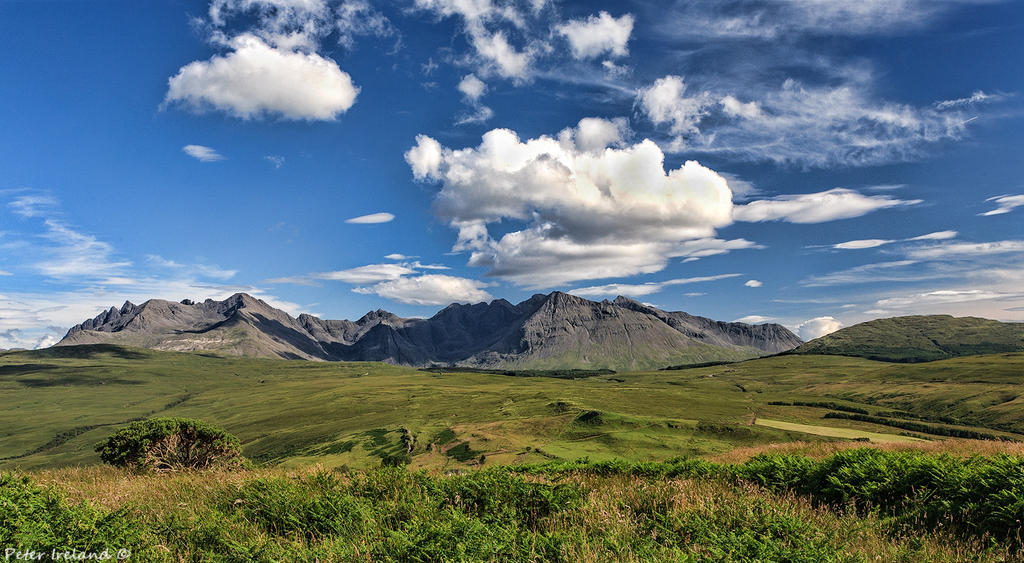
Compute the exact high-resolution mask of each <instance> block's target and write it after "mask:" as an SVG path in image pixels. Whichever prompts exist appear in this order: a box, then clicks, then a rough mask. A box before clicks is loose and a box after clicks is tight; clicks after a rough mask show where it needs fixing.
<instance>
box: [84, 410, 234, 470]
mask: <svg viewBox="0 0 1024 563" xmlns="http://www.w3.org/2000/svg"><path fill="white" fill-rule="evenodd" d="M96 451H97V452H98V453H99V454H100V459H102V460H103V461H104V462H105V463H109V464H111V465H115V466H117V467H126V468H129V469H136V470H153V471H178V470H182V469H206V468H209V467H214V466H225V465H237V464H239V463H240V462H241V461H242V457H241V448H240V446H239V442H238V438H236V437H235V436H233V435H231V434H228V433H227V432H225V431H224V430H223V429H221V428H218V427H216V426H212V425H210V424H207V423H205V422H203V421H201V420H195V419H189V418H151V419H149V420H140V421H138V422H133V423H131V424H129V425H128V426H125V427H124V428H122V429H120V430H118V431H117V432H114V433H113V434H111V435H110V437H109V438H107V439H106V440H104V441H102V442H100V443H99V444H96Z"/></svg>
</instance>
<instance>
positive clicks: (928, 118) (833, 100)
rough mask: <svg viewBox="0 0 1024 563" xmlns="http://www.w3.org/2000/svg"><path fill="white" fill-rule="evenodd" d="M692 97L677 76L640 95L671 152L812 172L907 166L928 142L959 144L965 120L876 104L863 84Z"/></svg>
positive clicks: (793, 84)
mask: <svg viewBox="0 0 1024 563" xmlns="http://www.w3.org/2000/svg"><path fill="white" fill-rule="evenodd" d="M689 90H690V88H689V87H688V85H687V84H686V83H685V82H684V81H683V78H682V77H680V76H676V75H669V76H665V77H663V78H659V79H657V80H655V81H654V83H653V84H652V85H651V86H649V87H646V88H642V89H641V90H640V91H639V93H638V95H637V105H638V107H639V109H640V111H641V112H642V113H643V114H644V115H646V116H647V118H648V119H650V120H651V122H653V123H654V124H655V125H659V126H664V127H665V128H666V129H667V131H668V133H669V134H670V135H671V141H670V142H669V143H668V145H667V147H668V149H669V150H672V151H681V150H684V149H687V150H699V151H706V152H724V153H728V154H731V155H733V156H735V157H739V158H743V159H747V160H755V161H759V160H767V161H773V162H778V163H793V164H802V165H811V166H826V165H830V164H844V165H867V164H878V163H883V162H890V161H899V160H907V159H909V158H912V157H915V156H917V155H918V154H919V153H920V151H921V149H922V147H923V146H925V145H927V144H929V143H936V142H939V141H942V140H949V139H958V138H960V137H961V136H962V135H963V134H964V133H965V131H966V128H965V124H966V122H967V118H966V117H965V116H964V115H963V114H962V113H960V112H957V111H944V110H941V109H937V108H933V107H923V108H921V107H913V106H909V105H906V104H898V103H894V102H886V101H880V100H876V99H874V98H873V97H872V96H871V94H870V87H869V85H868V84H867V83H866V81H864V80H859V81H851V80H847V81H845V82H841V83H840V84H839V85H836V86H813V85H806V84H803V83H801V82H799V81H797V80H794V79H787V80H785V81H784V82H783V83H782V85H781V87H775V88H764V87H762V88H759V89H757V90H756V92H757V95H758V96H760V98H759V99H750V100H747V101H741V100H740V99H739V97H738V96H737V95H736V94H735V93H734V92H728V91H727V92H710V91H701V92H699V93H695V94H690V93H689V92H688V91H689ZM946 109H949V108H946Z"/></svg>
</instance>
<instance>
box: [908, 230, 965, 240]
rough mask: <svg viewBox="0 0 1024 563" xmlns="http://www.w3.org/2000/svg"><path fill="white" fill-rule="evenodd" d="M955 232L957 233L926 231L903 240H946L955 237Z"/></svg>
mask: <svg viewBox="0 0 1024 563" xmlns="http://www.w3.org/2000/svg"><path fill="white" fill-rule="evenodd" d="M957 234H959V233H957V232H956V231H936V232H934V233H928V234H926V235H920V236H916V237H913V238H908V239H904V240H947V239H951V238H956V235H957Z"/></svg>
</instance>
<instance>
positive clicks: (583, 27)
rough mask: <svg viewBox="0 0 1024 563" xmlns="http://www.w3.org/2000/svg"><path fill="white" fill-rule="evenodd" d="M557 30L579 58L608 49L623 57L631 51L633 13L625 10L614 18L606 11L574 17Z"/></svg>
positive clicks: (595, 55) (606, 51)
mask: <svg viewBox="0 0 1024 563" xmlns="http://www.w3.org/2000/svg"><path fill="white" fill-rule="evenodd" d="M555 31H556V32H557V33H559V34H560V35H563V36H565V38H566V39H567V40H568V41H569V47H570V48H571V49H572V54H573V56H574V57H575V58H577V59H592V58H595V57H599V56H601V55H604V54H606V53H607V54H609V55H611V56H614V57H623V56H625V55H627V54H628V53H629V51H628V49H627V48H626V45H627V43H629V36H630V34H631V33H633V16H632V15H631V14H625V15H623V16H620V17H618V18H614V17H612V16H611V14H609V13H608V12H604V11H602V12H600V13H599V14H597V15H596V16H590V17H589V18H587V19H585V20H570V21H568V22H566V23H564V24H562V25H559V26H557V27H556V28H555Z"/></svg>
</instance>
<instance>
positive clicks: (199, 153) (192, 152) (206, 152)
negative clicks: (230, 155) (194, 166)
mask: <svg viewBox="0 0 1024 563" xmlns="http://www.w3.org/2000/svg"><path fill="white" fill-rule="evenodd" d="M181 150H182V151H183V152H184V153H185V154H187V155H189V156H191V157H192V158H194V159H196V160H198V161H199V162H217V161H218V160H224V157H223V156H222V155H221V154H220V153H218V152H217V151H216V150H214V149H212V148H210V147H204V146H203V145H185V146H183V147H181Z"/></svg>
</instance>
